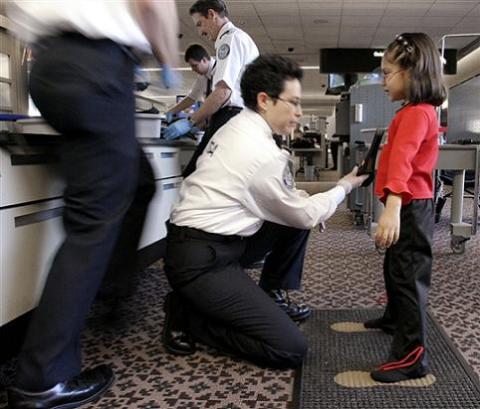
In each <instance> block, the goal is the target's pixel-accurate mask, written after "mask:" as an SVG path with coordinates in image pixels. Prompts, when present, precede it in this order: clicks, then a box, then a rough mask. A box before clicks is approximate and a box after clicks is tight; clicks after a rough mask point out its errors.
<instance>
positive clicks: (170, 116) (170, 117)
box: [167, 112, 173, 124]
mask: <svg viewBox="0 0 480 409" xmlns="http://www.w3.org/2000/svg"><path fill="white" fill-rule="evenodd" d="M172 119H173V114H172V113H171V112H167V124H169V123H170V122H172Z"/></svg>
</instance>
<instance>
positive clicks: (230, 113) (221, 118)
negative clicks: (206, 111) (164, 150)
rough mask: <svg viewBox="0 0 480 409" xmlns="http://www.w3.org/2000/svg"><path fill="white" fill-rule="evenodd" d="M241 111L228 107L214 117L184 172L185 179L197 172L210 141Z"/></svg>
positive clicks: (220, 110) (238, 108) (237, 108)
mask: <svg viewBox="0 0 480 409" xmlns="http://www.w3.org/2000/svg"><path fill="white" fill-rule="evenodd" d="M241 110H242V108H240V107H233V106H231V107H230V106H227V107H225V108H221V109H219V110H218V111H217V112H215V113H214V114H213V115H212V117H211V118H210V122H209V124H208V127H207V129H206V130H205V134H204V135H203V138H202V140H201V142H200V144H199V145H198V146H197V149H195V152H194V153H193V156H192V158H191V159H190V162H188V165H187V166H186V167H185V169H184V171H183V177H184V178H186V177H187V176H188V175H190V174H191V173H193V172H194V171H195V169H196V168H197V160H198V158H199V157H200V155H201V154H202V153H203V151H204V150H205V148H206V147H207V145H208V142H210V139H212V136H213V135H214V134H215V132H217V131H218V130H219V129H220V128H221V127H222V126H223V125H225V124H226V123H227V122H228V120H229V119H230V118H233V117H234V116H235V115H237V114H238V113H240V111H241Z"/></svg>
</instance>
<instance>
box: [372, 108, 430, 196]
mask: <svg viewBox="0 0 480 409" xmlns="http://www.w3.org/2000/svg"><path fill="white" fill-rule="evenodd" d="M437 159H438V122H437V116H436V114H435V108H434V107H433V106H432V105H430V104H426V103H421V104H417V105H411V104H408V105H406V106H405V107H403V108H402V109H401V110H400V111H398V112H397V114H396V115H395V117H394V118H393V120H392V122H391V123H390V126H389V128H388V142H387V143H386V144H385V145H384V146H383V149H382V152H381V155H380V159H379V163H378V168H377V175H376V182H375V194H376V195H377V196H379V198H380V200H381V201H382V202H385V201H386V199H387V196H388V194H389V193H394V194H397V195H401V196H402V205H406V204H408V203H409V202H410V201H411V200H412V199H431V198H432V197H433V180H432V179H433V178H432V174H433V170H434V168H435V164H436V163H437Z"/></svg>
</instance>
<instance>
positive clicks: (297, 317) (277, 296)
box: [267, 290, 312, 322]
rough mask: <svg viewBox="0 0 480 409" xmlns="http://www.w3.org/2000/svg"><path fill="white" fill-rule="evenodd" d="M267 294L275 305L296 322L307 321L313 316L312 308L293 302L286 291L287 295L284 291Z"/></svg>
mask: <svg viewBox="0 0 480 409" xmlns="http://www.w3.org/2000/svg"><path fill="white" fill-rule="evenodd" d="M267 292H268V295H269V296H270V297H272V298H273V300H274V301H275V303H276V304H277V305H278V306H279V307H280V308H281V309H282V310H283V311H285V312H286V313H287V314H288V316H289V317H290V318H291V319H292V320H293V321H295V322H301V321H305V320H306V319H307V318H308V317H310V315H311V314H312V310H311V309H310V307H308V306H306V305H304V304H296V303H294V302H292V301H291V300H290V297H289V295H288V291H286V290H285V295H284V294H283V291H282V290H270V291H267Z"/></svg>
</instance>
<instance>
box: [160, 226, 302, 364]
mask: <svg viewBox="0 0 480 409" xmlns="http://www.w3.org/2000/svg"><path fill="white" fill-rule="evenodd" d="M307 238H308V231H304V230H298V229H294V228H289V227H285V226H279V225H275V224H273V223H268V224H267V227H265V228H264V229H263V230H261V231H259V232H258V233H257V234H256V235H254V236H252V237H251V238H240V237H238V236H221V235H216V234H211V233H205V232H202V231H200V230H196V229H190V228H188V227H178V226H175V225H169V232H168V236H167V255H166V259H165V262H166V263H165V271H166V274H167V277H168V279H169V281H170V284H171V285H172V287H173V289H174V290H176V293H177V297H179V298H180V302H181V303H182V305H183V308H182V312H183V314H182V316H178V317H177V318H178V319H179V320H183V321H184V323H185V325H186V326H187V329H188V330H189V332H190V333H191V334H192V335H193V336H194V338H195V339H197V340H199V341H201V342H202V343H204V344H206V345H210V346H212V347H214V348H217V349H218V350H220V351H222V352H225V353H228V354H233V355H237V356H241V357H243V358H246V359H249V360H251V361H253V362H255V363H258V364H260V365H267V366H272V367H295V366H298V365H299V364H300V363H301V362H302V359H303V357H304V355H305V353H306V350H307V345H306V340H305V338H304V336H303V335H302V333H301V332H300V331H299V329H298V327H297V325H296V324H295V323H294V322H293V321H292V320H291V319H290V318H289V317H288V315H287V314H285V312H284V311H282V310H281V309H280V308H279V307H278V306H277V305H276V304H275V302H274V301H273V300H272V299H271V298H270V297H269V296H268V295H267V293H266V292H265V291H264V290H263V289H262V288H260V287H259V286H258V285H257V284H256V283H255V282H254V281H253V280H252V279H251V278H250V277H249V276H248V275H247V274H246V273H245V271H244V269H243V267H242V265H246V264H248V262H249V261H254V260H258V259H259V258H263V257H264V256H265V254H267V253H268V252H269V251H272V250H274V249H275V250H274V251H272V252H271V253H270V256H269V257H268V258H267V262H266V264H265V268H264V272H263V274H262V279H261V283H262V280H263V283H264V285H265V286H267V287H270V286H273V288H279V287H278V286H281V285H290V284H295V285H297V284H298V283H299V279H292V278H291V276H290V275H293V273H292V272H295V274H296V276H297V277H298V276H299V275H300V274H301V272H298V271H295V270H296V269H297V268H299V267H301V266H302V265H303V264H302V263H303V260H302V261H299V260H296V257H303V255H304V251H305V246H306V242H307ZM269 241H270V246H268V245H267V243H268V242H269ZM257 245H259V247H257ZM289 245H293V247H294V250H293V253H294V255H292V257H290V258H288V257H283V260H284V261H285V263H286V264H287V266H285V267H284V268H281V269H278V270H270V268H271V266H273V265H276V266H280V263H273V262H271V263H272V264H270V263H269V262H268V259H269V258H270V257H271V256H272V255H274V254H275V253H276V252H278V250H279V249H283V250H287V248H288V246H289ZM280 257H281V255H280ZM269 266H270V267H269ZM266 272H267V274H265V273H266ZM287 277H288V278H287ZM289 283H290V284H289Z"/></svg>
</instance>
